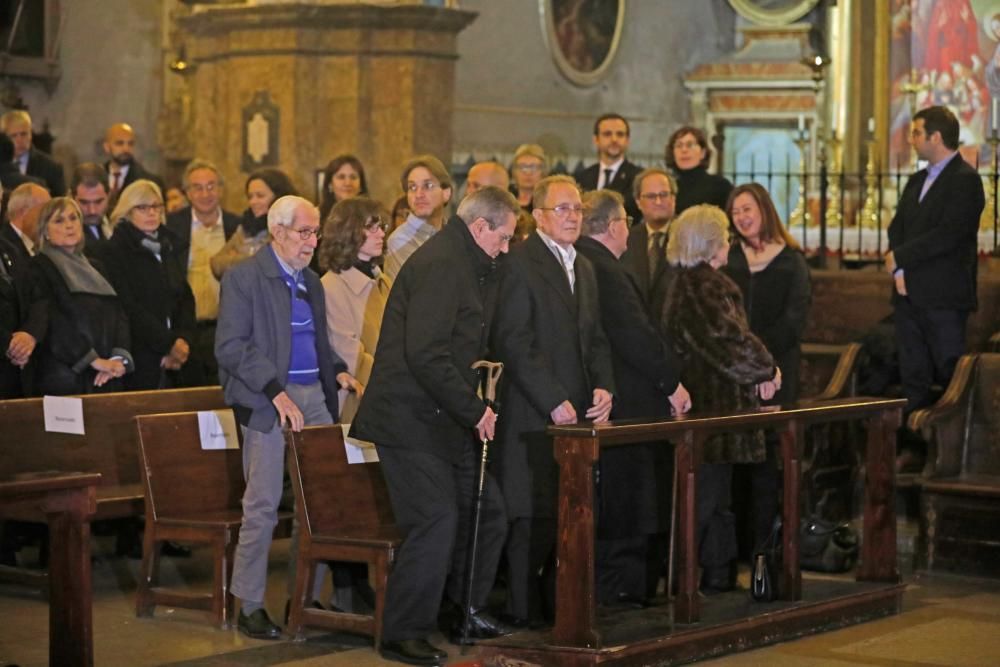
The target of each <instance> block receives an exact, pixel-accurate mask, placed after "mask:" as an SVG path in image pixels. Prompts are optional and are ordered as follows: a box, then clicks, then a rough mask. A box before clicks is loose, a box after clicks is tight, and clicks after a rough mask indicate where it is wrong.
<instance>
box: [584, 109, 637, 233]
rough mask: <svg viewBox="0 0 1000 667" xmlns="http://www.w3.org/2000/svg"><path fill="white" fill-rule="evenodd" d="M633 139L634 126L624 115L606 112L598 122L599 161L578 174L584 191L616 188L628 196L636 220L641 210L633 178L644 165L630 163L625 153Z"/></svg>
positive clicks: (626, 207) (595, 144)
mask: <svg viewBox="0 0 1000 667" xmlns="http://www.w3.org/2000/svg"><path fill="white" fill-rule="evenodd" d="M630 138H631V128H630V127H629V124H628V121H627V120H625V118H624V117H623V116H620V115H619V114H616V113H606V114H604V115H603V116H601V117H599V118H598V119H597V120H596V121H595V122H594V147H595V148H596V149H597V159H598V162H597V164H594V165H591V166H589V167H587V168H586V169H584V170H582V171H580V172H578V173H577V174H576V182H577V183H579V184H580V188H581V189H582V190H584V191H590V190H602V189H607V190H614V191H615V192H617V193H618V194H620V195H621V196H622V197H624V198H625V211H626V213H628V215H629V216H630V217H632V218H633V219H638V218H639V214H640V213H639V209H638V207H637V206H636V204H635V199H634V198H633V197H632V181H633V179H634V178H635V175H636V174H638V173H639V172H640V171H641V170H642V167H640V166H638V165H635V164H632V163H631V162H629V161H628V160H627V159H626V157H625V153H626V152H627V151H628V144H629V140H630Z"/></svg>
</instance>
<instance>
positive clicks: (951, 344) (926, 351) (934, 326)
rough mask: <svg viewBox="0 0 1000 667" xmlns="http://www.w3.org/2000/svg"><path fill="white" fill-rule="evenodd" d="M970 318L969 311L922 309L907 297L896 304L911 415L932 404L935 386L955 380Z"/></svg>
mask: <svg viewBox="0 0 1000 667" xmlns="http://www.w3.org/2000/svg"><path fill="white" fill-rule="evenodd" d="M968 319H969V313H968V311H965V310H948V309H943V308H921V307H920V306H915V305H913V303H911V302H910V300H909V299H907V298H902V299H899V300H898V301H897V302H896V304H895V310H894V312H893V321H894V323H895V327H896V346H897V349H898V352H899V374H900V377H901V378H902V381H903V396H904V397H906V412H907V413H910V412H913V411H914V410H919V409H920V408H923V407H926V406H928V405H930V404H932V403H933V402H934V400H935V399H936V397H935V396H934V395H933V392H932V391H931V387H932V386H933V385H935V384H939V385H941V386H945V387H946V386H947V385H948V382H950V381H951V376H952V373H954V372H955V364H956V363H958V358H959V357H961V356H962V354H963V353H964V352H965V326H966V322H967V321H968Z"/></svg>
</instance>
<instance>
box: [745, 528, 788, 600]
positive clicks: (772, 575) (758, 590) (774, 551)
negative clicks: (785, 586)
mask: <svg viewBox="0 0 1000 667" xmlns="http://www.w3.org/2000/svg"><path fill="white" fill-rule="evenodd" d="M780 573H781V516H776V517H774V525H773V526H772V527H771V534H770V535H768V536H767V539H766V540H764V543H763V544H761V545H758V547H757V549H755V550H754V555H753V562H752V563H751V567H750V597H751V598H753V599H754V600H756V601H757V602H771V601H772V600H776V599H777V598H778V581H780Z"/></svg>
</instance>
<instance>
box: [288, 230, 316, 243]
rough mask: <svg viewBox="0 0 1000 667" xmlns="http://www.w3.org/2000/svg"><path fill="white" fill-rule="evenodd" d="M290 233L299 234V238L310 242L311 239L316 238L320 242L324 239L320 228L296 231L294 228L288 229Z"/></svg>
mask: <svg viewBox="0 0 1000 667" xmlns="http://www.w3.org/2000/svg"><path fill="white" fill-rule="evenodd" d="M285 229H287V230H288V231H289V232H298V233H299V238H300V239H302V240H303V241H308V240H309V237H311V236H315V237H316V240H317V241H319V240H320V239H321V238H323V232H321V231H320V229H319V227H313V228H306V229H295V228H294V227H286V228H285Z"/></svg>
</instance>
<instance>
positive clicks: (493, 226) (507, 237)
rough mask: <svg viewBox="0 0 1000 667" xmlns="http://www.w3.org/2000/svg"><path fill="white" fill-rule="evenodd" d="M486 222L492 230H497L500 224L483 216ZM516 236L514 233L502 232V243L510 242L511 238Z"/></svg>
mask: <svg viewBox="0 0 1000 667" xmlns="http://www.w3.org/2000/svg"><path fill="white" fill-rule="evenodd" d="M483 220H485V221H486V224H487V225H488V226H489V228H490V231H491V232H495V231H496V230H497V228H498V227H499V226H500V225H497V224H495V223H494V222H493V221H492V220H489V219H488V218H483ZM513 238H514V235H513V234H500V243H510V242H511V239H513Z"/></svg>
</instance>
